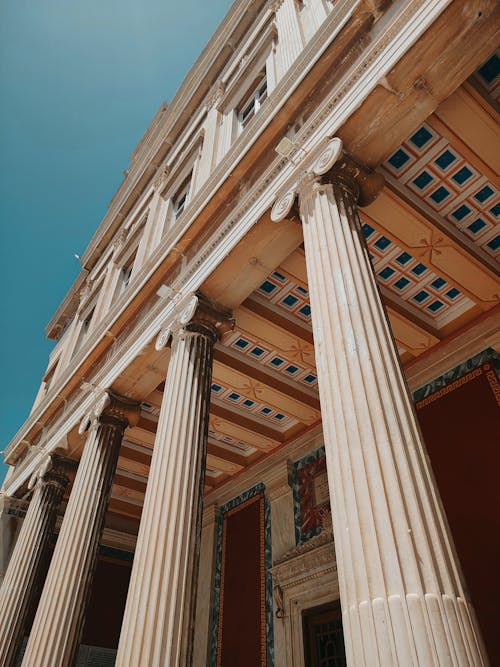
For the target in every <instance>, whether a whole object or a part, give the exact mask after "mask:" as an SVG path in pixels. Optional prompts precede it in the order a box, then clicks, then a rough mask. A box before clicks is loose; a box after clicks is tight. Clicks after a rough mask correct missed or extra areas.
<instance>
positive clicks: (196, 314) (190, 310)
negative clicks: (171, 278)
mask: <svg viewBox="0 0 500 667" xmlns="http://www.w3.org/2000/svg"><path fill="white" fill-rule="evenodd" d="M233 329H234V319H233V318H232V316H231V312H230V311H229V310H227V309H226V308H224V307H222V306H220V305H218V304H216V303H214V302H212V301H210V300H209V299H207V297H205V296H203V295H202V294H201V293H199V292H198V293H197V294H190V295H188V296H187V297H185V298H182V299H180V300H179V301H178V302H177V304H176V306H175V307H174V313H173V316H172V315H171V316H170V318H169V321H168V323H167V324H165V325H164V326H163V327H162V328H161V330H160V333H159V334H158V337H157V339H156V343H155V348H156V349H157V350H158V351H159V350H162V349H163V348H164V347H166V346H167V345H168V343H169V341H170V338H171V337H172V336H173V335H180V334H182V333H184V332H189V331H191V332H197V333H203V334H206V335H209V336H211V337H213V339H214V341H215V340H218V339H221V338H222V337H223V336H224V335H225V334H226V333H228V332H229V331H232V330H233Z"/></svg>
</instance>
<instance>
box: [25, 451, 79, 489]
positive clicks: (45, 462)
mask: <svg viewBox="0 0 500 667" xmlns="http://www.w3.org/2000/svg"><path fill="white" fill-rule="evenodd" d="M67 472H68V469H67V465H66V462H65V460H64V459H63V458H62V457H61V456H57V455H56V454H48V455H47V456H45V457H44V458H43V459H42V461H41V462H40V465H39V466H38V468H37V469H36V470H35V472H34V473H33V474H32V475H31V477H30V480H29V482H28V489H29V490H30V491H31V489H34V488H35V486H36V485H37V484H39V485H40V484H44V485H47V484H50V485H52V486H57V487H58V488H60V489H62V490H64V489H65V488H66V486H67V485H68V482H69V479H68V476H67Z"/></svg>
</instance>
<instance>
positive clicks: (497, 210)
mask: <svg viewBox="0 0 500 667" xmlns="http://www.w3.org/2000/svg"><path fill="white" fill-rule="evenodd" d="M490 213H491V214H492V215H494V216H495V218H498V216H499V215H500V203H499V204H496V205H495V206H493V208H490Z"/></svg>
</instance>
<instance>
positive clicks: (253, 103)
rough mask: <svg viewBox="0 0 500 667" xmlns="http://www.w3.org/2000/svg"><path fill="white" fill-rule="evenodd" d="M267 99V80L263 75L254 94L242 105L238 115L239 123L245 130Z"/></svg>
mask: <svg viewBox="0 0 500 667" xmlns="http://www.w3.org/2000/svg"><path fill="white" fill-rule="evenodd" d="M266 97H267V79H266V76H265V75H262V78H261V80H260V82H259V84H258V86H257V87H256V88H255V90H254V91H253V93H252V94H251V95H250V96H249V97H247V98H246V100H245V102H244V103H243V104H242V105H241V111H239V113H238V121H239V123H240V126H241V127H242V128H244V127H245V126H246V125H247V123H248V122H249V121H250V120H251V119H252V118H253V117H254V116H255V114H256V113H257V112H258V111H259V109H260V107H261V106H262V103H263V102H264V100H265V99H266Z"/></svg>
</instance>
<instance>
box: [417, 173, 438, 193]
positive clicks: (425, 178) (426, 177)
mask: <svg viewBox="0 0 500 667" xmlns="http://www.w3.org/2000/svg"><path fill="white" fill-rule="evenodd" d="M433 180H434V178H433V177H432V176H431V175H430V174H429V172H428V171H423V172H422V173H421V174H419V175H418V176H417V177H416V178H414V179H413V183H414V185H416V186H417V188H419V189H420V190H423V189H424V188H426V187H427V186H428V185H429V183H432V181H433Z"/></svg>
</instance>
